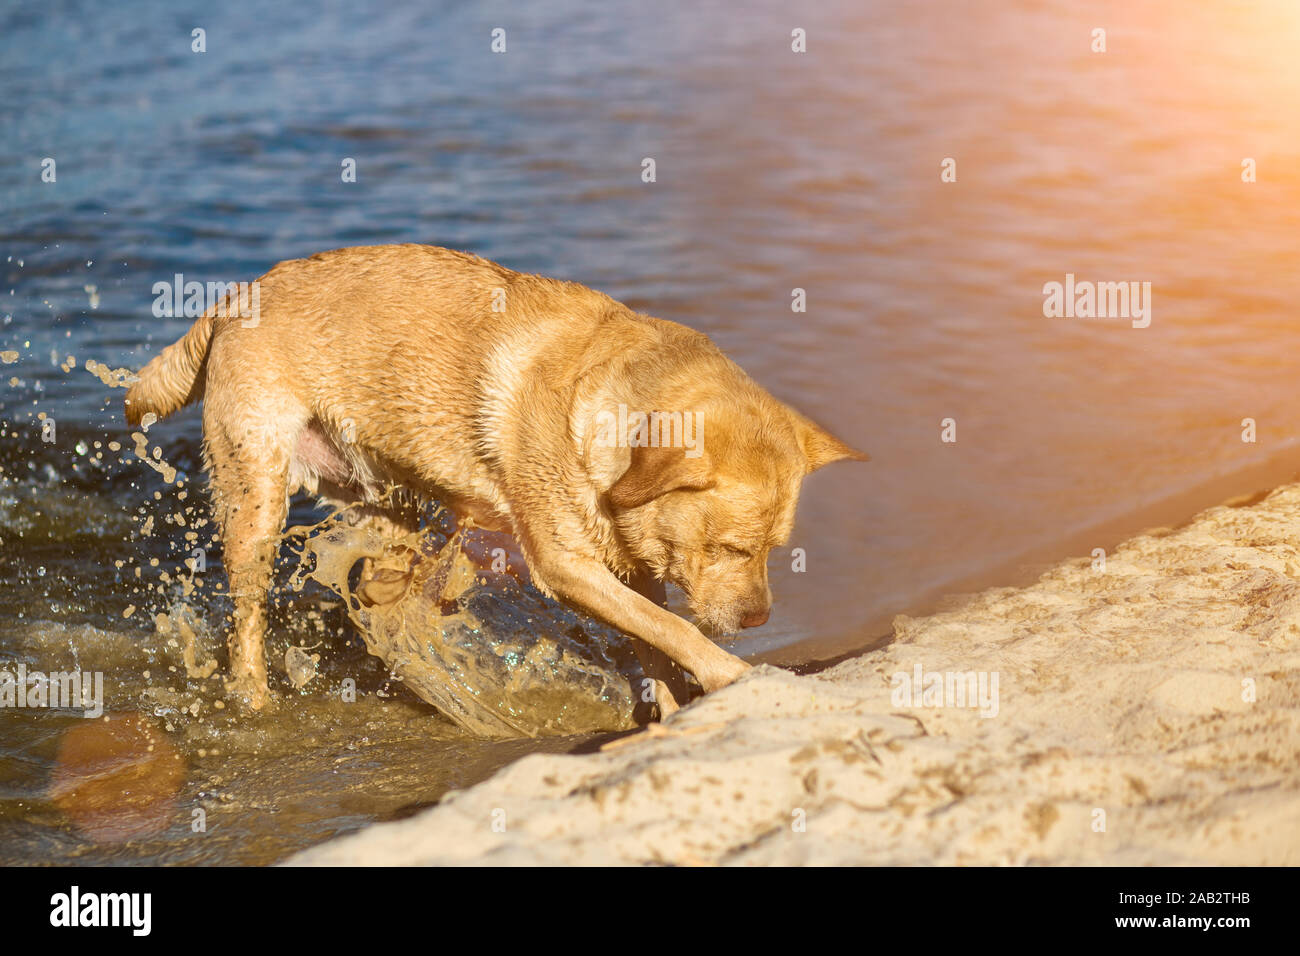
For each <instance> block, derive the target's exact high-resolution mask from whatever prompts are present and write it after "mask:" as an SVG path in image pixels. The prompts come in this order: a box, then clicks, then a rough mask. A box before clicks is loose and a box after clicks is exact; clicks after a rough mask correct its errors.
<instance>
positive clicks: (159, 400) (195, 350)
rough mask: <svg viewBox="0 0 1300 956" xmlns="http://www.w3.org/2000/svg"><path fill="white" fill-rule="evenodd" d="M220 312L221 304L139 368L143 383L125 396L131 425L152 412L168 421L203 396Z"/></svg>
mask: <svg viewBox="0 0 1300 956" xmlns="http://www.w3.org/2000/svg"><path fill="white" fill-rule="evenodd" d="M219 311H220V306H219V305H214V306H213V307H212V308H210V309H208V311H206V312H204V313H203V315H202V316H200V317H199V319H198V321H196V322H195V323H194V324H193V325H192V326H190V330H189V331H188V332H186V333H185V335H184V336H182V337H181V338H180V340H179V341H177V342H173V343H172V344H171V345H169V346H167V347H166V348H165V349H163V350H162V351H161V352H160V353H158V354H157V355H156V356H154V358H153V360H152V361H150V362H149V364H148V365H146V366H145V367H144V368H142V369H140V380H139V381H138V382H136V383H135V384H134V385H132V386H131V387H130V388H129V389H127V393H126V420H127V423H128V424H131V425H139V424H140V420H141V419H142V418H144V416H145V415H147V414H149V413H150V412H152V413H153V414H154V415H155V416H157V417H158V418H166V417H167V416H168V415H170V414H171V413H172V412H176V411H180V409H182V408H184V407H185V406H186V405H189V404H192V403H193V402H197V401H198V400H199V399H201V398H202V397H203V384H204V377H203V374H202V373H203V366H204V363H205V362H206V361H207V358H208V344H209V343H210V342H211V341H212V331H213V329H214V328H215V327H216V322H217V315H218V312H219Z"/></svg>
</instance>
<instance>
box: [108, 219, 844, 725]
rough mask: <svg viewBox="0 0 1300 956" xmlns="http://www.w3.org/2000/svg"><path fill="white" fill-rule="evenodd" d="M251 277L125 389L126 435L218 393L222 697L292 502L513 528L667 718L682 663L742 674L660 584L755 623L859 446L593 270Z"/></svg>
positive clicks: (257, 673)
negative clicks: (801, 532) (549, 274)
mask: <svg viewBox="0 0 1300 956" xmlns="http://www.w3.org/2000/svg"><path fill="white" fill-rule="evenodd" d="M255 285H256V291H257V295H256V296H254V297H253V301H255V302H256V304H257V309H256V313H255V314H252V315H249V314H248V312H247V310H246V309H245V311H244V313H243V314H240V313H239V311H238V310H237V309H236V308H234V307H233V306H232V304H231V303H230V302H227V301H223V302H220V303H216V304H214V305H213V306H212V307H211V308H210V309H208V311H207V312H206V313H205V314H204V315H203V316H202V317H201V318H199V319H198V320H197V321H196V322H195V323H194V325H193V327H192V328H191V329H190V330H189V332H188V333H186V335H185V336H184V337H183V338H182V339H180V341H178V342H176V343H175V344H173V345H171V346H169V347H167V348H166V349H164V350H163V351H162V353H161V354H160V355H158V356H157V357H156V358H154V359H153V361H151V362H150V363H149V364H148V365H146V366H145V368H144V369H143V370H142V371H141V372H140V375H139V381H138V382H136V383H135V384H134V385H133V386H132V387H131V388H130V390H129V391H128V392H127V396H126V417H127V420H128V421H129V422H130V423H132V424H138V423H139V422H140V421H141V420H142V418H144V417H145V416H146V415H153V416H156V417H158V418H161V417H164V416H166V415H168V414H170V413H172V412H174V411H176V410H177V409H179V408H181V407H183V406H185V405H187V404H189V403H191V402H195V401H199V400H202V401H203V435H204V458H205V465H206V467H207V469H208V471H209V473H210V477H211V491H212V499H213V504H214V508H215V512H216V517H217V520H218V523H219V527H220V532H221V536H222V540H223V545H224V548H225V564H226V569H227V574H228V577H229V581H230V592H231V595H232V598H233V600H234V603H235V618H234V625H233V631H232V633H231V635H230V639H229V648H230V671H231V676H232V682H231V685H230V686H231V690H232V691H233V692H237V693H239V694H241V695H242V696H243V697H245V698H246V699H247V701H248V702H249V703H250V704H251V705H252V706H254V707H261V706H262V705H264V704H265V703H266V701H267V700H268V696H267V695H268V691H267V672H266V661H265V653H264V650H263V637H264V630H265V627H266V599H267V591H268V589H269V587H270V584H271V579H272V570H273V564H274V560H275V556H276V552H277V545H278V542H279V540H280V535H281V532H282V530H283V527H284V522H285V519H286V517H287V511H288V498H289V496H290V495H291V494H293V493H294V492H295V491H298V490H303V491H306V492H308V493H310V494H315V495H318V496H320V497H322V498H324V499H327V500H329V501H331V502H333V503H335V504H338V505H340V506H349V507H352V508H353V509H354V513H355V514H359V515H361V519H362V520H363V521H365V522H366V523H367V524H368V525H369V526H370V527H372V528H374V529H375V530H376V531H378V532H380V533H381V534H383V535H385V536H387V537H391V538H396V537H400V536H402V535H404V534H407V533H409V532H411V531H413V530H415V521H416V519H415V512H414V511H413V510H412V509H411V508H410V507H401V506H399V505H398V504H396V503H395V502H397V501H399V500H407V501H409V500H412V499H414V500H437V501H439V502H441V503H442V504H443V505H445V506H447V507H449V508H451V509H453V510H454V511H455V512H456V514H457V515H458V516H460V517H461V518H462V519H464V520H465V521H466V522H469V523H472V524H473V525H475V526H478V527H481V528H486V529H492V530H502V531H507V532H509V533H510V534H512V535H514V537H515V538H516V539H517V540H518V541H519V544H520V547H521V550H522V552H523V555H524V557H525V559H526V561H527V564H528V570H529V572H530V574H531V577H532V581H533V583H534V584H535V585H536V586H537V587H538V588H540V589H541V590H542V591H543V592H545V593H547V594H549V595H551V596H553V597H556V598H558V599H560V600H562V601H565V602H567V603H569V604H570V605H573V606H576V607H578V608H581V609H583V610H585V611H587V612H589V613H591V614H593V615H595V616H596V617H599V618H601V619H603V620H604V621H606V622H608V623H609V624H612V625H614V626H615V627H618V628H620V629H622V630H623V631H625V632H627V633H628V634H630V635H632V636H633V637H635V638H637V639H638V640H637V641H634V643H635V644H636V645H637V647H638V653H639V655H640V656H641V660H642V663H643V666H644V667H645V670H646V673H647V675H648V676H650V677H651V678H652V679H654V680H655V681H656V691H657V700H658V703H659V707H660V712H661V714H666V713H668V712H670V711H672V710H674V709H675V708H676V707H677V705H678V704H679V703H680V702H684V700H685V692H686V688H685V682H684V679H683V678H682V675H681V672H680V671H679V670H678V669H677V665H680V666H681V667H683V668H685V669H686V670H687V671H689V672H690V673H692V674H694V675H695V678H696V680H698V681H699V683H700V685H701V687H703V689H704V690H705V691H706V692H707V691H712V690H715V689H717V688H719V687H723V686H725V685H726V684H729V683H730V682H732V681H733V680H735V679H736V678H737V677H739V676H740V675H741V674H742V673H743V672H744V671H745V670H746V669H747V667H748V665H747V664H745V663H744V661H742V660H740V659H739V658H738V657H735V656H733V655H732V654H729V653H727V652H726V651H724V650H722V649H721V648H720V647H718V646H717V645H716V644H714V643H713V642H712V641H711V640H709V639H708V638H706V637H705V635H704V634H703V633H701V630H700V629H699V628H697V627H696V626H695V625H694V624H691V623H689V622H688V621H686V620H684V619H683V618H681V617H678V616H677V615H675V614H673V613H671V612H670V611H668V610H666V608H665V607H664V606H663V605H664V601H663V582H665V581H671V582H673V583H674V584H675V585H677V586H678V587H680V588H681V589H682V590H683V592H684V593H685V595H686V597H687V598H688V600H689V604H690V608H691V611H692V613H693V614H694V615H695V616H696V617H697V618H698V620H699V622H700V623H701V625H702V626H703V627H704V628H705V629H706V630H708V631H710V632H712V633H714V634H725V633H728V632H733V631H735V630H737V629H739V628H741V627H754V626H757V625H760V624H762V623H764V622H765V621H766V620H767V618H768V612H769V609H770V606H771V591H770V590H769V588H768V582H767V555H768V552H769V551H770V550H771V549H772V548H773V547H775V546H778V545H781V544H783V543H784V542H785V541H786V540H787V538H788V536H789V534H790V531H791V527H792V525H793V523H794V514H795V504H796V502H797V500H798V496H799V489H800V484H801V482H802V480H803V478H804V476H805V475H807V474H808V473H809V472H811V471H813V470H814V469H817V468H820V467H821V466H823V465H825V464H827V463H829V462H832V461H836V460H838V459H845V458H849V459H858V460H865V459H866V456H865V455H863V454H862V453H861V452H858V451H855V450H854V449H852V448H850V447H849V446H848V445H846V444H844V443H843V442H841V441H839V440H838V439H837V438H835V437H833V436H832V435H830V434H829V433H827V432H826V431H824V430H823V429H822V428H820V427H818V426H817V425H815V424H814V423H812V422H811V421H809V420H808V419H807V418H805V417H803V416H802V415H800V414H799V413H797V412H795V411H794V410H793V409H791V408H789V407H788V406H786V405H784V404H782V403H781V402H779V401H777V400H776V399H775V398H773V397H772V396H771V395H769V394H768V393H767V392H766V391H764V390H763V389H762V388H760V387H759V386H758V385H757V384H755V383H754V382H753V381H752V380H751V379H750V378H749V377H748V376H747V375H746V374H745V373H744V372H743V371H742V370H741V369H740V368H739V367H738V366H737V365H736V364H735V363H733V362H731V361H730V360H729V359H728V358H727V357H726V356H725V355H723V354H722V352H721V351H719V349H718V348H717V347H716V346H714V345H713V343H712V342H710V341H709V339H708V338H707V337H706V336H704V335H702V334H701V333H699V332H695V331H693V330H691V329H688V328H686V327H684V326H681V325H678V324H676V323H673V322H667V321H664V320H661V319H656V318H652V317H650V316H647V315H641V314H639V313H636V312H633V311H632V310H631V309H629V308H627V307H626V306H623V305H621V304H620V303H618V302H616V301H614V300H613V299H611V298H609V297H608V296H606V295H603V294H602V293H599V292H596V291H594V290H592V289H589V288H587V287H585V286H583V285H579V284H577V283H573V282H563V281H559V280H556V279H548V278H544V277H541V276H534V275H525V274H521V273H517V272H513V271H511V270H509V269H506V268H504V267H502V266H499V265H497V264H495V263H492V262H489V261H487V260H485V259H481V258H478V257H477V256H472V255H467V254H465V253H460V252H454V251H451V250H447V249H440V248H437V247H433V246H420V245H393V246H369V247H358V248H351V249H340V250H337V251H334V252H326V253H321V254H319V255H315V256H312V257H311V258H309V259H295V260H292V261H288V262H282V263H280V264H279V265H277V266H276V267H275V268H273V269H271V270H270V271H269V272H267V273H266V274H265V275H264V276H262V277H261V278H260V279H258V280H257V282H256V284H255ZM394 489H400V490H402V491H404V492H405V493H407V494H408V496H409V497H407V498H406V499H400V497H394V494H393V490H394ZM381 570H383V569H375V568H371V567H367V569H366V571H365V572H364V573H365V574H372V575H373V574H378V573H379V572H380V571H381ZM388 572H389V574H390V575H391V574H392V573H393V571H392V569H388Z"/></svg>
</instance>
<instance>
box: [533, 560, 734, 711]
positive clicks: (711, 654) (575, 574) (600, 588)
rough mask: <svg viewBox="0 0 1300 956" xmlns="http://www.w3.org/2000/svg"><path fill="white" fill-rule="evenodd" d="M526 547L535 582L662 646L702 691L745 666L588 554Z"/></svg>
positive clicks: (722, 684)
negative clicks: (586, 556) (697, 682)
mask: <svg viewBox="0 0 1300 956" xmlns="http://www.w3.org/2000/svg"><path fill="white" fill-rule="evenodd" d="M530 550H531V551H532V553H531V554H530V555H529V558H530V561H529V567H530V568H531V570H532V572H533V580H534V582H535V583H538V584H540V585H542V587H543V588H544V589H545V590H549V591H550V592H551V593H552V594H554V595H555V596H556V597H557V598H559V599H560V600H563V601H568V602H570V603H572V604H575V605H577V606H578V607H581V608H583V609H585V610H587V611H589V612H590V613H592V614H594V615H596V617H598V618H600V619H601V620H603V621H605V622H606V623H608V624H612V625H613V626H614V627H617V628H619V629H620V630H623V631H626V632H627V633H628V634H631V635H632V636H633V637H638V638H640V639H641V640H643V641H645V642H646V643H647V644H649V645H650V646H651V647H652V648H655V649H657V650H660V651H663V653H665V654H667V655H668V657H670V658H671V659H672V660H673V661H675V662H676V663H678V664H680V665H681V666H682V667H684V668H685V669H686V670H688V671H690V672H691V673H692V674H694V675H695V679H696V680H698V681H699V682H700V686H701V687H703V688H704V690H705V692H706V693H707V692H709V691H715V690H718V689H719V688H721V687H726V686H727V685H728V684H730V683H731V682H732V681H734V680H735V679H736V678H738V677H739V676H740V675H741V674H743V673H745V671H747V670H749V665H748V664H746V663H745V662H744V661H742V660H741V659H740V658H739V657H736V656H735V655H734V654H728V653H727V652H726V651H724V650H723V649H722V648H720V647H718V645H716V644H714V643H713V642H712V641H711V640H709V639H708V638H707V637H705V636H704V635H703V634H702V633H700V630H699V628H697V627H696V626H695V625H694V624H691V623H690V622H689V621H686V620H683V619H682V618H680V617H678V616H677V615H676V614H674V613H672V612H671V611H669V610H667V609H666V608H662V607H659V606H657V605H656V604H654V603H653V602H652V601H650V600H648V599H647V598H644V597H642V596H641V595H640V594H637V593H636V592H635V591H633V590H632V589H631V588H630V587H627V586H626V585H625V584H623V582H622V581H620V580H619V579H618V578H617V577H615V576H614V573H613V572H612V571H610V570H609V568H607V567H605V565H604V564H602V563H601V562H599V561H597V560H595V559H594V558H585V557H581V556H579V555H575V554H572V553H567V552H563V551H558V550H554V549H551V548H547V549H545V550H543V551H541V552H540V553H539V552H538V549H537V548H536V547H535V546H534V547H533V548H532V549H530Z"/></svg>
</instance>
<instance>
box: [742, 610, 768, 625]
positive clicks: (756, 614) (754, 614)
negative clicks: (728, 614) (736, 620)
mask: <svg viewBox="0 0 1300 956" xmlns="http://www.w3.org/2000/svg"><path fill="white" fill-rule="evenodd" d="M771 613H772V611H771V609H770V608H763V610H761V611H750V612H749V613H748V614H746V615H745V616H744V617H742V618H741V619H740V626H741V627H762V626H763V625H764V624H766V623H767V619H768V617H769V616H770V615H771Z"/></svg>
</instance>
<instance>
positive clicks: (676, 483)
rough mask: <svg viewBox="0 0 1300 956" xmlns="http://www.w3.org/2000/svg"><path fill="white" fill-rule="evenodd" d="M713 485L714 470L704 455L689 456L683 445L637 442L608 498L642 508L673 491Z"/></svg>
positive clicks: (624, 507)
mask: <svg viewBox="0 0 1300 956" xmlns="http://www.w3.org/2000/svg"><path fill="white" fill-rule="evenodd" d="M713 485H714V480H713V470H712V468H710V467H709V463H708V461H707V460H706V459H705V458H704V457H703V456H696V457H695V458H688V457H687V456H686V450H685V449H683V448H671V447H668V446H664V447H651V446H645V447H641V446H637V447H634V448H633V449H632V463H631V464H630V465H628V469H627V471H625V472H623V475H622V477H620V478H619V479H618V481H616V482H614V486H613V487H612V488H610V489H609V500H610V502H611V503H612V504H613V505H614V506H615V507H617V508H622V509H627V508H639V507H641V505H643V504H646V503H648V502H651V501H654V500H655V499H656V498H658V497H659V496H660V495H665V494H667V493H668V492H670V491H684V490H687V489H690V490H694V491H703V490H704V489H706V488H712V487H713Z"/></svg>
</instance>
